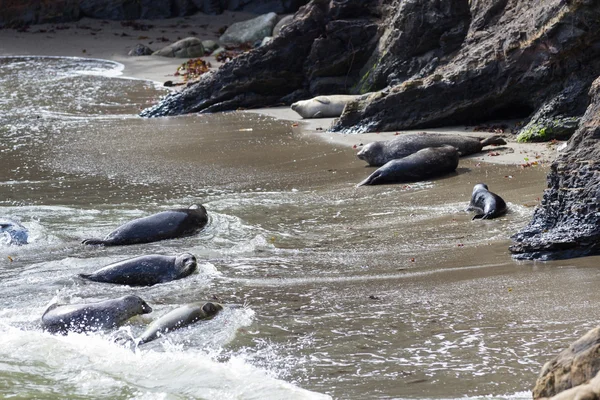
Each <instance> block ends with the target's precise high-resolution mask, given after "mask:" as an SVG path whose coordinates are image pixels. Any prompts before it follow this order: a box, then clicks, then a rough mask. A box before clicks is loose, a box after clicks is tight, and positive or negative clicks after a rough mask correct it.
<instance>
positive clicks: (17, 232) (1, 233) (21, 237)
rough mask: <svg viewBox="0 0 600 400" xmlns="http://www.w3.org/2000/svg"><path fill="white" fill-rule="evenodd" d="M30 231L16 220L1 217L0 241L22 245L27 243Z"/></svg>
mask: <svg viewBox="0 0 600 400" xmlns="http://www.w3.org/2000/svg"><path fill="white" fill-rule="evenodd" d="M28 238H29V231H28V230H27V228H25V227H24V226H23V225H21V224H20V223H18V222H17V221H15V220H12V219H8V218H0V243H3V244H10V245H16V246H21V245H23V244H27V240H28Z"/></svg>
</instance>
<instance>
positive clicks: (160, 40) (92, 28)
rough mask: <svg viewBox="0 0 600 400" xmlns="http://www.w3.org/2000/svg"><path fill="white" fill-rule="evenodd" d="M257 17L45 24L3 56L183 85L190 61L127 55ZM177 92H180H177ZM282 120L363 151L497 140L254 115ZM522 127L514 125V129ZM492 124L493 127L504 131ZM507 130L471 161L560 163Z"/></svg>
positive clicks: (10, 42)
mask: <svg viewBox="0 0 600 400" xmlns="http://www.w3.org/2000/svg"><path fill="white" fill-rule="evenodd" d="M252 17H254V15H253V14H248V13H243V12H225V13H223V14H221V15H218V16H207V15H204V14H201V13H199V14H196V15H193V16H189V17H181V18H172V19H166V20H138V21H136V23H135V24H132V23H127V22H123V21H105V20H92V19H89V18H83V19H81V20H80V21H78V22H71V23H61V24H41V25H34V26H31V27H29V29H27V30H25V31H17V30H14V29H2V30H0V56H18V55H38V56H67V57H89V58H100V59H106V60H111V61H116V62H118V63H121V64H122V65H123V67H124V68H123V71H122V76H123V77H130V78H136V79H146V80H152V81H156V82H158V83H164V82H165V81H173V82H180V83H181V82H182V80H181V77H179V76H175V72H176V70H177V67H178V66H179V65H181V64H182V63H183V62H185V61H186V59H179V58H165V57H158V56H141V57H133V56H128V55H127V53H128V52H129V51H130V50H131V49H132V48H133V47H134V46H135V45H136V44H138V43H141V44H144V45H146V46H148V47H150V48H151V49H152V50H159V49H161V48H163V47H164V46H167V45H169V44H171V43H173V42H175V41H177V40H180V39H183V38H186V37H190V36H195V37H198V38H200V39H202V40H206V39H210V40H216V39H218V37H219V35H220V34H219V29H222V28H224V27H226V26H227V25H229V24H231V23H233V22H237V21H243V20H247V19H250V18H252ZM203 59H205V60H206V61H208V62H209V63H210V64H211V66H212V69H217V68H218V67H219V66H220V63H219V62H217V61H216V60H215V58H214V57H211V56H207V57H203ZM174 90H177V88H175V89H174ZM249 112H255V113H261V114H264V115H268V116H271V117H274V118H277V119H281V120H288V121H290V123H291V124H292V126H293V127H294V128H295V129H298V131H301V132H302V133H305V134H308V135H313V136H316V137H319V138H320V139H322V140H324V141H326V142H330V143H334V144H337V145H343V146H349V147H353V148H360V147H361V146H362V145H363V144H367V143H369V142H372V141H376V140H388V139H391V138H393V137H394V136H395V135H397V134H399V133H404V132H423V131H426V132H439V133H449V134H459V135H470V136H478V137H484V136H491V135H493V134H497V132H496V133H494V132H491V131H489V130H488V131H486V129H485V127H481V126H480V127H477V129H475V128H476V127H474V126H456V127H446V128H436V129H427V130H422V129H421V130H414V131H402V132H373V133H367V134H358V135H348V134H337V133H332V132H328V131H327V130H328V128H329V127H330V126H331V124H332V123H333V119H331V118H322V119H312V120H304V119H302V117H300V116H299V115H298V114H296V113H295V112H294V111H292V110H291V109H289V108H287V107H279V108H265V109H256V110H249ZM515 122H518V121H512V123H515ZM501 124H502V122H500V123H496V122H493V123H490V124H489V126H490V127H493V126H497V125H501ZM504 125H506V126H507V129H505V131H506V133H504V137H505V139H506V141H507V142H508V144H507V145H505V146H501V147H494V148H486V149H485V151H484V152H482V153H480V154H476V155H473V156H471V157H470V158H475V159H477V160H478V161H481V162H490V163H497V164H514V165H518V166H520V167H530V166H548V165H549V163H550V162H552V160H553V159H554V158H555V157H556V154H557V148H558V147H559V146H560V144H561V143H560V142H553V143H526V144H523V143H517V142H516V141H515V137H516V135H514V134H512V133H510V129H511V128H510V124H504Z"/></svg>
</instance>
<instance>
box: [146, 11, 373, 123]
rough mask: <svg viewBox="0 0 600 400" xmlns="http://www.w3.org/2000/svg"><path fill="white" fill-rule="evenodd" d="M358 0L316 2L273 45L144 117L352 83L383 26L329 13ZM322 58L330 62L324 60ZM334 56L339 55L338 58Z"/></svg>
mask: <svg viewBox="0 0 600 400" xmlns="http://www.w3.org/2000/svg"><path fill="white" fill-rule="evenodd" d="M359 3H360V2H359V1H358V0H354V1H353V0H350V1H346V2H342V1H337V2H336V1H333V2H330V1H327V0H313V1H312V2H311V3H309V4H308V5H307V6H305V7H303V8H301V9H300V10H299V11H298V13H296V15H295V17H294V21H293V22H292V23H290V24H289V25H286V26H285V27H284V29H282V31H281V33H280V35H279V36H278V37H276V38H274V39H273V40H272V41H271V42H270V43H268V44H267V45H264V46H261V47H259V48H256V49H254V50H252V51H250V52H248V53H245V54H242V55H240V56H238V57H236V58H234V59H233V60H232V61H230V62H228V63H226V64H224V65H223V66H221V68H220V69H219V70H218V71H216V72H214V73H212V74H205V75H203V76H202V78H201V79H200V80H199V81H198V82H196V83H194V84H191V85H189V86H188V87H186V88H185V89H184V90H183V91H181V92H173V93H171V94H169V95H168V96H167V97H165V98H164V99H163V100H162V101H161V102H160V103H159V104H157V105H155V106H154V107H152V108H149V109H146V110H144V111H143V112H142V114H141V115H142V116H146V117H156V116H165V115H178V114H185V113H191V112H214V111H225V110H234V109H237V108H240V107H242V108H252V107H258V106H268V105H275V104H282V103H287V104H290V103H292V102H293V101H295V100H297V99H300V98H307V97H311V96H310V95H311V93H310V91H311V90H312V91H314V92H313V94H315V93H320V92H324V91H326V90H327V89H323V88H324V87H325V88H337V89H340V88H347V87H351V86H352V84H353V83H354V82H355V79H357V74H356V72H357V71H358V69H359V67H355V63H354V62H353V61H352V60H353V59H354V60H356V59H357V58H358V59H361V57H364V55H365V54H367V55H368V54H370V53H371V52H372V50H373V47H374V46H375V44H376V40H377V39H376V38H377V34H378V30H377V27H376V25H374V24H373V23H371V22H370V19H368V18H364V17H365V16H363V15H361V18H359V19H356V20H352V21H347V20H344V21H336V20H332V19H331V15H330V12H331V10H332V7H334V8H335V10H336V13H339V14H340V15H353V14H352V13H353V12H357V10H358V11H361V10H362V9H361V8H360V7H357V4H359ZM345 7H349V8H348V9H345ZM359 14H360V12H359ZM368 16H370V15H368ZM311 57H312V58H311ZM323 57H327V60H329V61H331V63H326V62H322V61H321V60H322V58H323ZM332 57H337V58H336V59H335V61H334V60H333V58H332ZM340 90H341V89H340Z"/></svg>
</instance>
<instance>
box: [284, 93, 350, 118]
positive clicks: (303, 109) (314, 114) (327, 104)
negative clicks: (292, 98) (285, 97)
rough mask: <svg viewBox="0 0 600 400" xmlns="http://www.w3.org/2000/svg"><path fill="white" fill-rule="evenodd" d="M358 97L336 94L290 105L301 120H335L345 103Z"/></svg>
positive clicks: (340, 113)
mask: <svg viewBox="0 0 600 400" xmlns="http://www.w3.org/2000/svg"><path fill="white" fill-rule="evenodd" d="M358 97H360V95H349V94H336V95H329V96H317V97H314V98H312V99H308V100H300V101H297V102H295V103H293V104H292V106H291V108H292V110H294V111H296V112H297V113H298V114H300V116H301V117H302V118H307V119H308V118H335V117H339V116H340V115H342V111H344V107H346V103H348V102H350V101H352V100H354V99H356V98H358Z"/></svg>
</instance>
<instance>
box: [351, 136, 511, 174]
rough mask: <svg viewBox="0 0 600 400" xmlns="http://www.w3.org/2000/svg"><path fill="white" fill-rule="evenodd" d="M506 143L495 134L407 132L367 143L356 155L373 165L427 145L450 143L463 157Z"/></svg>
mask: <svg viewBox="0 0 600 400" xmlns="http://www.w3.org/2000/svg"><path fill="white" fill-rule="evenodd" d="M502 144H506V142H505V141H504V139H502V138H501V137H500V136H498V135H495V136H491V137H489V138H478V137H472V136H462V135H447V134H441V133H426V132H421V133H406V134H402V135H399V136H398V137H396V138H394V139H391V140H386V141H379V142H372V143H369V144H367V145H365V146H364V147H363V148H362V149H361V150H360V151H359V152H358V153H357V154H356V156H357V157H358V158H360V159H361V160H364V161H366V162H367V163H368V164H369V165H371V166H373V167H380V166H382V165H383V164H385V163H387V162H389V161H391V160H395V159H398V158H404V157H406V156H409V155H411V154H413V153H416V152H417V151H419V150H421V149H424V148H426V147H438V146H443V145H450V146H453V147H456V148H457V149H458V153H459V155H460V156H461V157H463V156H466V155H469V154H474V153H478V152H480V151H481V149H482V148H483V147H485V146H489V145H502Z"/></svg>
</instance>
